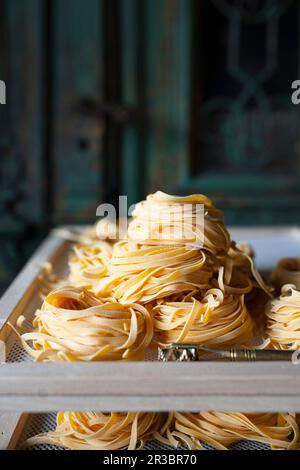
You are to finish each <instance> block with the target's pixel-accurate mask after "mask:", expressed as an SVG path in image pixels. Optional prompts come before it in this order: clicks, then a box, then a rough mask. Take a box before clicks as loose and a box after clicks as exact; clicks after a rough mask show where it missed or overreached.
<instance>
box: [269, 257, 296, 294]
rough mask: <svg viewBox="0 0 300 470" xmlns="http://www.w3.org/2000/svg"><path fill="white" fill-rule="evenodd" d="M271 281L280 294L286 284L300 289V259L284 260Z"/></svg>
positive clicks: (279, 264)
mask: <svg viewBox="0 0 300 470" xmlns="http://www.w3.org/2000/svg"><path fill="white" fill-rule="evenodd" d="M271 280H272V282H273V284H274V285H275V287H276V289H277V291H279V292H280V289H281V287H282V286H283V285H284V284H293V285H294V286H296V288H297V289H300V258H282V259H281V260H280V261H279V263H278V264H277V266H276V268H275V269H274V271H273V272H272V274H271Z"/></svg>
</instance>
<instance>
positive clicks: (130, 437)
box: [26, 411, 165, 450]
mask: <svg viewBox="0 0 300 470" xmlns="http://www.w3.org/2000/svg"><path fill="white" fill-rule="evenodd" d="M164 421H165V416H164V415H163V414H161V413H99V412H98V413H96V412H89V413H79V412H78V413H75V412H71V411H66V412H59V413H58V415H57V426H56V430H55V431H51V432H48V433H46V434H40V435H38V436H35V437H32V438H30V439H28V440H27V442H26V445H27V446H28V447H30V446H34V445H39V444H54V445H58V446H61V447H65V448H67V449H74V450H117V449H128V450H134V449H137V448H140V449H141V448H143V447H144V444H145V442H147V441H148V440H149V439H151V438H152V437H153V434H154V433H155V432H157V431H159V430H160V429H161V427H162V425H163V423H164Z"/></svg>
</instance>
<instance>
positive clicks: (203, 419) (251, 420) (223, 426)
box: [155, 412, 299, 450]
mask: <svg viewBox="0 0 300 470" xmlns="http://www.w3.org/2000/svg"><path fill="white" fill-rule="evenodd" d="M155 438H156V439H158V440H159V441H160V442H162V443H164V444H169V445H172V446H174V447H181V446H182V445H186V446H188V448H189V449H192V450H195V449H203V443H205V444H208V445H210V446H211V447H213V448H215V449H218V450H226V449H228V446H230V445H231V444H234V443H236V442H239V441H242V440H248V441H255V442H260V443H263V444H268V445H269V446H271V448H272V449H296V448H299V443H298V439H299V428H298V425H297V422H296V417H295V415H294V414H291V413H245V414H244V413H233V412H200V413H179V412H174V413H170V415H169V419H168V421H167V422H166V423H165V425H164V426H163V428H162V429H161V433H158V432H156V433H155Z"/></svg>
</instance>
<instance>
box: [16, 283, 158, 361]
mask: <svg viewBox="0 0 300 470" xmlns="http://www.w3.org/2000/svg"><path fill="white" fill-rule="evenodd" d="M23 320H24V319H23V318H22V317H21V318H20V319H19V322H18V326H19V327H21V328H22V326H23ZM33 327H34V330H33V331H29V332H26V333H23V334H22V335H21V336H20V339H21V341H22V344H23V346H24V348H25V349H26V351H27V352H28V353H29V354H30V355H31V356H33V357H34V358H35V360H37V361H96V360H98V361H100V360H121V359H123V360H138V359H143V358H144V354H145V350H146V348H147V347H148V346H149V344H150V342H151V340H152V336H153V321H152V318H151V316H150V314H149V312H148V310H147V309H146V308H145V307H143V306H142V305H138V304H127V305H121V304H120V303H118V302H106V303H103V302H101V301H100V300H99V299H97V298H96V297H94V296H93V295H92V294H91V293H89V292H88V291H86V290H81V289H78V288H74V287H64V288H62V289H58V290H56V291H54V292H52V293H50V294H49V295H48V296H47V297H46V299H45V300H44V303H43V305H42V307H41V309H40V310H38V311H37V312H36V314H35V318H34V320H33ZM29 343H32V344H33V346H30V345H29Z"/></svg>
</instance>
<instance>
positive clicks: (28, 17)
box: [0, 0, 45, 289]
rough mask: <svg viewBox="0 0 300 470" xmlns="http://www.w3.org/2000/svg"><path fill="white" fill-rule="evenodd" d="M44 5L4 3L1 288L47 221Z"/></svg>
mask: <svg viewBox="0 0 300 470" xmlns="http://www.w3.org/2000/svg"><path fill="white" fill-rule="evenodd" d="M44 7H45V2H44V1H43V0H42V1H40V0H28V1H26V2H24V1H22V0H5V1H3V2H1V28H0V29H1V37H0V77H1V79H4V80H5V82H6V84H7V103H6V104H5V105H1V107H0V152H1V157H0V158H1V159H0V167H1V172H0V174H1V176H0V187H1V191H0V243H1V254H0V289H1V288H3V287H5V286H6V285H7V284H8V283H9V281H10V279H11V278H12V277H13V276H14V275H15V274H16V272H17V270H18V269H20V267H21V265H22V264H23V262H24V260H25V259H26V256H27V255H28V254H29V253H30V252H31V250H32V249H33V248H34V245H35V243H37V242H38V241H39V236H38V235H37V231H38V230H42V228H43V226H44V221H45V197H44V195H45V171H44V165H43V150H44V148H43V147H44V135H45V133H44V122H45V121H44V118H43V109H42V108H43V104H44V68H43V65H44V53H45V51H44V42H43V41H44V32H45V31H44V27H45V21H44V18H45V16H44V15H45V9H44ZM29 230H31V240H30V241H29V239H28V237H27V235H26V234H27V233H28V231H29Z"/></svg>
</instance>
